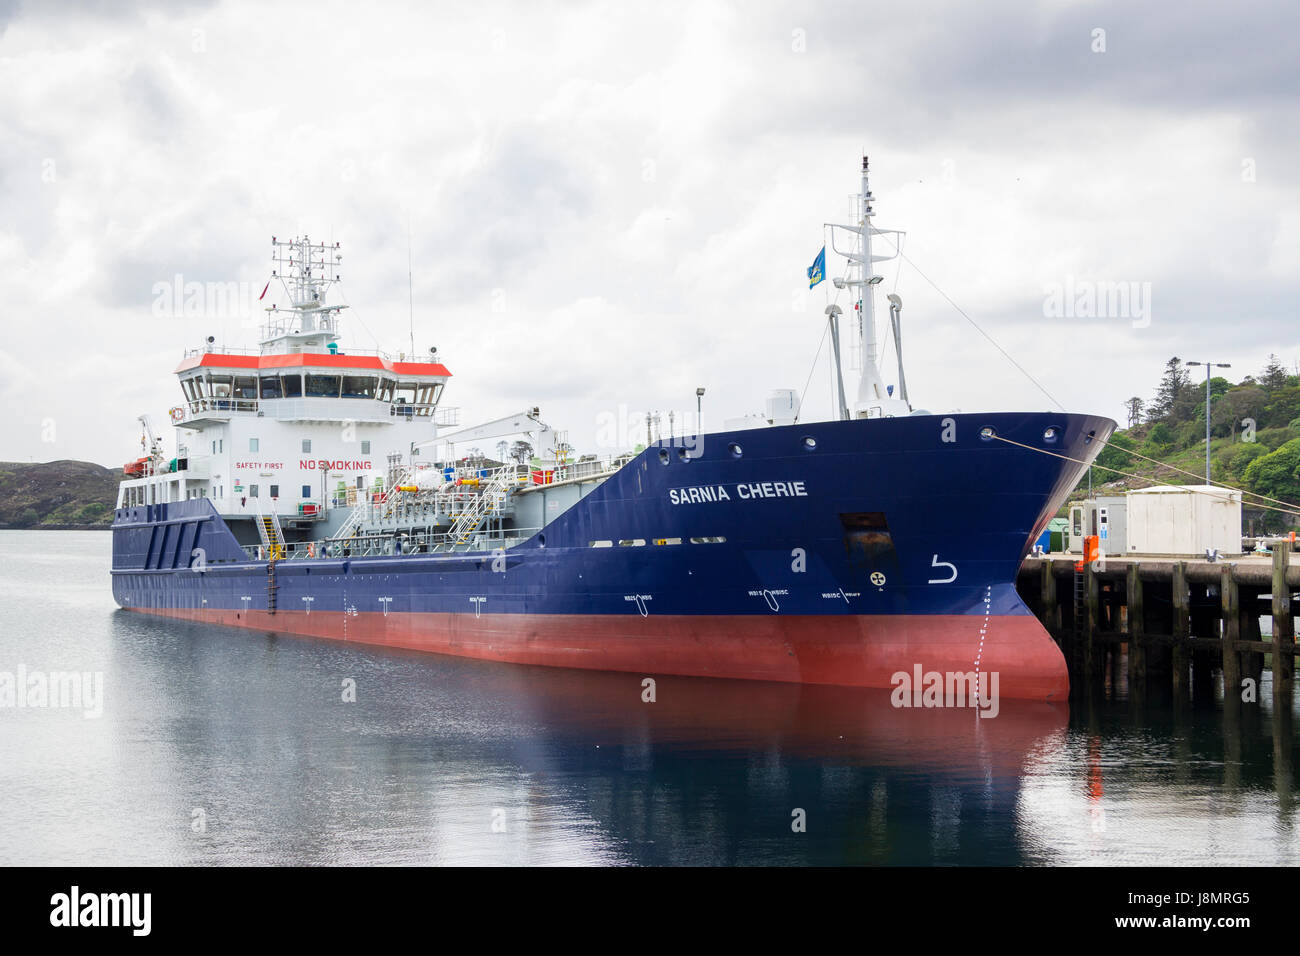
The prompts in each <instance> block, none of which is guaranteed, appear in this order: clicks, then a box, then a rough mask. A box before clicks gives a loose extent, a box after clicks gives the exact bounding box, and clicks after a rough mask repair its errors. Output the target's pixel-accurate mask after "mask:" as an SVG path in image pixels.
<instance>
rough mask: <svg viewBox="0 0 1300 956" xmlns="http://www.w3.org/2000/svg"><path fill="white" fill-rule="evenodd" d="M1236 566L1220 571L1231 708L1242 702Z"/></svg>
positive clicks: (1226, 680)
mask: <svg viewBox="0 0 1300 956" xmlns="http://www.w3.org/2000/svg"><path fill="white" fill-rule="evenodd" d="M1235 570H1236V567H1235V566H1234V565H1231V564H1225V565H1224V566H1223V569H1222V570H1221V571H1220V572H1219V607H1220V608H1221V609H1222V611H1223V638H1222V640H1223V706H1224V708H1225V709H1226V708H1229V707H1233V708H1235V706H1236V705H1237V704H1239V703H1240V702H1241V654H1240V652H1239V651H1238V650H1237V641H1238V640H1240V639H1241V606H1240V602H1239V601H1238V590H1237V581H1236V578H1235V577H1233V574H1234V572H1235Z"/></svg>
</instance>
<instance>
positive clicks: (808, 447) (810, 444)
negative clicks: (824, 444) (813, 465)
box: [803, 435, 817, 451]
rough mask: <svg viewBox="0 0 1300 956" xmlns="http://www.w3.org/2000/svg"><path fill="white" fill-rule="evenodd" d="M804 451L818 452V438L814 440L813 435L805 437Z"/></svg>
mask: <svg viewBox="0 0 1300 956" xmlns="http://www.w3.org/2000/svg"><path fill="white" fill-rule="evenodd" d="M803 450H804V451H816V450H817V439H816V438H813V437H812V435H804V436H803Z"/></svg>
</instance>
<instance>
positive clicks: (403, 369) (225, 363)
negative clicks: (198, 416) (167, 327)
mask: <svg viewBox="0 0 1300 956" xmlns="http://www.w3.org/2000/svg"><path fill="white" fill-rule="evenodd" d="M194 368H244V369H282V368H338V369H368V370H380V371H385V372H391V373H393V374H394V375H440V376H444V377H446V378H450V377H451V372H449V371H448V370H447V366H445V365H443V364H442V363H441V362H386V361H384V360H383V359H381V358H380V357H379V356H377V355H347V354H346V353H345V354H342V355H335V354H333V353H329V352H323V353H299V354H294V355H231V354H229V353H226V352H204V353H203V354H202V355H194V356H191V357H190V358H187V359H184V360H183V361H182V362H181V364H180V365H178V366H176V372H177V374H179V373H181V372H188V371H189V370H190V369H194Z"/></svg>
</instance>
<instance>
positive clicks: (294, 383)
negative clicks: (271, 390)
mask: <svg viewBox="0 0 1300 956" xmlns="http://www.w3.org/2000/svg"><path fill="white" fill-rule="evenodd" d="M280 382H281V383H282V384H283V385H284V397H285V398H299V397H301V396H302V376H301V375H281V376H280Z"/></svg>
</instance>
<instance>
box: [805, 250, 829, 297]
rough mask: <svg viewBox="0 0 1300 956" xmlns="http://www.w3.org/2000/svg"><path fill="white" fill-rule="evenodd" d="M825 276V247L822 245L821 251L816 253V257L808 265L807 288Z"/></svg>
mask: <svg viewBox="0 0 1300 956" xmlns="http://www.w3.org/2000/svg"><path fill="white" fill-rule="evenodd" d="M825 278H826V247H825V246H822V251H821V252H819V253H817V258H816V259H814V260H813V264H812V265H811V266H809V267H808V288H810V289H811V288H812V287H813V286H815V285H817V283H818V282H821V281H823V280H824V279H825Z"/></svg>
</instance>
